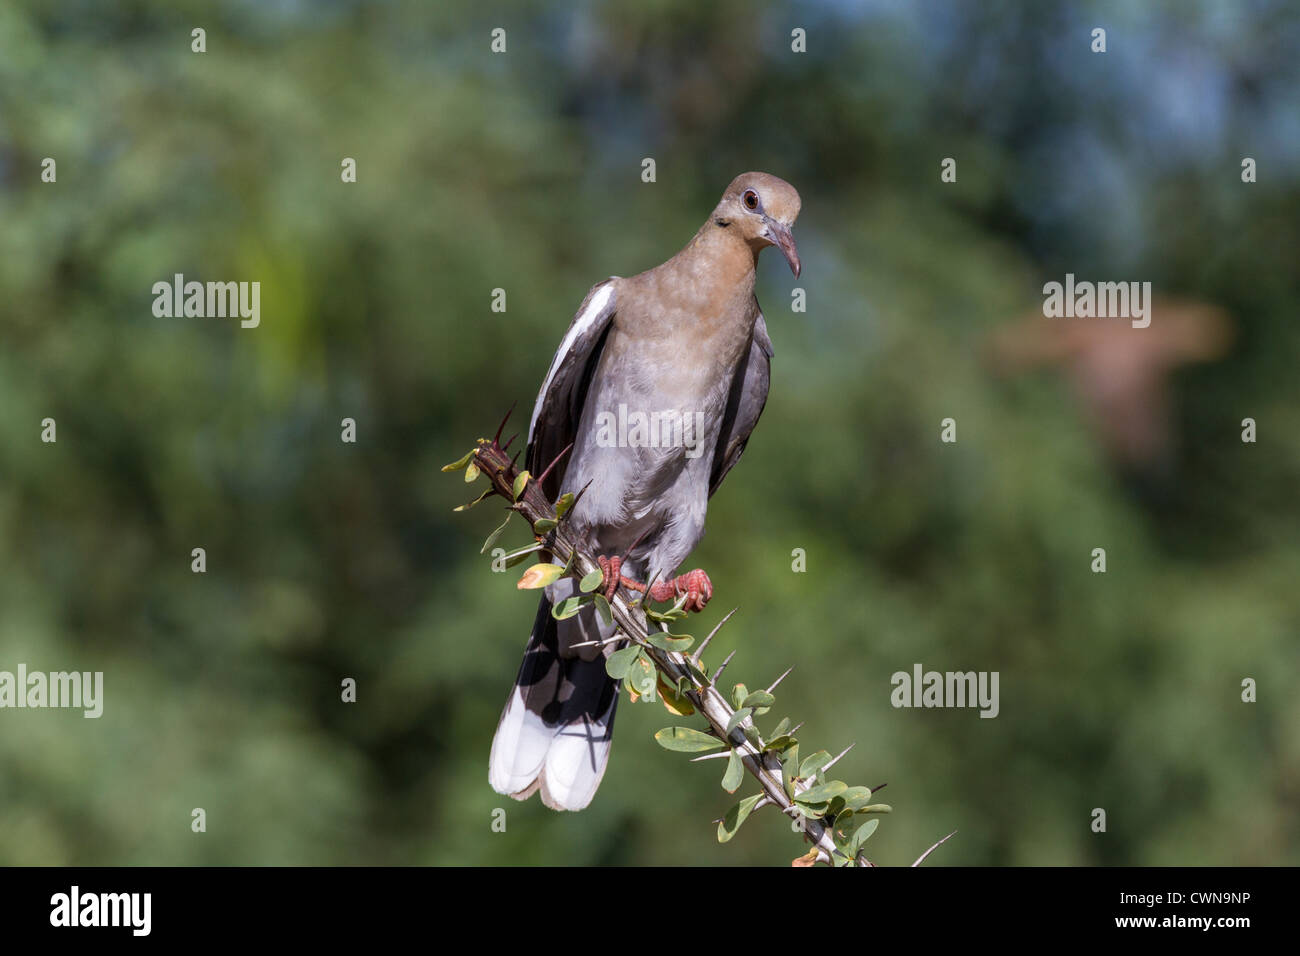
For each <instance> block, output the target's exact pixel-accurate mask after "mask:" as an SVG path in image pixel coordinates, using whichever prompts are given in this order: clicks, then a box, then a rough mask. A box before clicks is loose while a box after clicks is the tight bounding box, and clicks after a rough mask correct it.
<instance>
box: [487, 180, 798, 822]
mask: <svg viewBox="0 0 1300 956" xmlns="http://www.w3.org/2000/svg"><path fill="white" fill-rule="evenodd" d="M751 203H752V204H751ZM798 212H799V197H798V193H796V192H795V190H794V188H793V187H791V186H790V185H789V184H788V183H785V182H784V181H782V180H780V179H777V178H776V177H774V176H768V175H766V174H764V173H746V174H744V175H742V176H740V177H737V179H736V180H734V181H733V182H732V184H731V185H730V186H729V187H728V188H727V191H726V192H725V193H724V194H723V197H722V200H721V201H720V202H719V203H718V206H717V207H716V208H715V210H714V212H713V214H712V215H711V216H710V217H709V220H708V221H707V222H706V223H705V224H704V226H702V227H701V229H700V230H699V232H698V233H697V234H696V236H695V238H694V239H693V240H692V241H691V243H690V244H688V245H687V247H686V248H685V249H683V250H682V251H681V252H679V253H678V254H677V255H676V256H674V257H673V258H672V259H670V260H668V261H667V262H666V263H664V264H663V265H661V266H658V267H657V268H655V269H651V270H649V271H647V272H643V273H640V274H639V275H636V276H632V277H630V278H618V277H614V278H610V279H608V280H606V281H604V282H601V283H599V284H597V285H596V286H594V287H593V288H592V289H591V291H590V292H588V293H587V297H586V298H585V299H584V300H583V303H582V305H581V306H580V307H579V309H578V313H577V315H576V316H575V317H574V319H573V322H572V323H571V324H570V326H569V329H568V331H567V332H566V333H565V336H564V339H563V341H562V342H561V345H560V349H559V351H558V352H557V353H556V356H555V358H554V360H553V362H552V364H551V367H550V369H549V370H548V373H547V376H546V379H545V381H544V382H543V384H542V388H541V391H540V392H539V394H538V398H537V403H536V406H535V408H534V411H533V416H532V420H531V422H530V426H529V442H528V451H527V455H526V467H527V468H528V470H529V471H531V472H532V473H533V474H534V475H536V474H540V473H541V472H542V471H543V470H544V469H545V468H546V466H547V465H548V464H550V462H551V461H552V460H553V459H554V458H555V457H556V456H557V455H558V454H559V453H560V452H561V451H562V450H563V449H564V448H565V447H566V446H568V445H569V444H570V443H572V444H573V449H572V451H571V452H570V453H569V455H568V456H567V458H566V459H565V460H564V461H562V462H561V463H560V464H559V465H558V466H557V467H556V468H555V469H554V470H553V471H552V473H551V474H550V476H548V478H547V481H546V484H545V486H544V489H543V490H544V491H545V492H546V493H547V495H548V497H549V498H550V499H551V500H552V501H554V500H555V499H556V498H557V497H558V496H559V494H561V493H562V492H564V491H572V492H575V493H576V492H577V491H579V490H580V489H582V488H583V487H584V486H587V485H588V483H590V487H589V488H588V489H587V492H586V493H585V494H584V496H583V497H582V500H581V501H580V502H579V503H578V505H577V506H576V508H575V509H574V511H573V514H572V517H571V519H570V528H571V530H572V531H573V533H574V534H575V535H576V537H577V539H578V540H579V541H580V542H582V543H583V544H584V545H585V546H586V547H587V548H588V549H589V550H590V551H591V552H592V553H593V554H598V555H604V556H610V555H618V556H624V557H625V559H626V560H625V563H624V564H623V574H624V575H628V576H629V577H632V578H636V579H638V580H640V581H642V582H644V581H645V579H646V578H647V577H648V576H650V575H654V574H657V575H658V578H659V579H660V580H668V579H670V578H671V577H672V575H673V574H674V573H675V572H676V570H677V569H678V567H679V566H680V564H681V563H682V561H684V560H685V559H686V557H687V555H688V554H689V553H690V552H691V550H692V549H693V548H694V547H695V545H696V544H697V543H698V542H699V540H700V538H701V537H702V536H703V534H704V519H705V513H706V511H707V507H708V500H709V498H710V496H711V495H712V494H713V493H714V492H715V491H716V490H717V489H718V486H719V485H720V484H721V482H722V479H723V478H724V477H725V476H726V475H727V473H728V472H729V471H730V470H731V468H732V467H733V466H734V465H735V464H736V462H737V461H738V460H739V458H740V456H741V453H742V452H743V451H744V448H745V444H746V442H747V441H748V440H749V436H750V433H751V432H752V431H753V429H754V426H755V425H756V424H757V422H758V418H759V415H760V414H761V413H762V410H763V406H764V403H765V402H766V400H767V391H768V380H769V370H770V359H771V356H772V343H771V339H770V338H769V337H768V333H767V326H766V323H765V322H764V320H763V315H762V312H761V311H760V310H759V306H758V301H757V299H756V298H755V297H754V267H755V263H756V260H757V256H758V252H759V251H760V250H761V249H762V248H764V247H765V246H767V245H777V246H778V247H779V248H780V249H781V251H782V252H783V253H784V254H785V255H786V258H787V259H788V260H789V262H790V266H791V269H792V270H793V271H794V272H795V274H796V275H798V272H799V259H798V254H797V252H796V251H795V250H794V243H793V239H792V238H791V236H790V231H789V230H790V226H791V225H792V224H793V222H794V219H795V217H796V216H797V215H798ZM620 416H621V419H620ZM637 416H641V417H640V419H639V420H640V421H641V422H646V421H655V422H658V423H659V424H660V425H661V426H662V425H665V424H667V426H668V428H667V433H666V434H665V433H664V429H663V428H661V429H660V433H659V434H657V435H656V434H655V433H654V432H653V431H646V430H645V429H643V430H642V431H641V432H640V433H637V432H635V431H634V430H633V429H631V428H628V429H626V430H624V431H623V432H620V430H619V423H620V420H621V421H622V422H627V421H628V420H629V419H631V420H633V421H635V420H637ZM634 545H635V547H634ZM629 549H631V550H629ZM574 593H576V582H574V581H573V580H572V579H562V580H560V581H557V582H556V583H555V584H553V585H551V586H550V587H548V588H547V589H546V592H545V596H544V597H543V598H542V600H541V603H540V606H539V608H538V613H537V618H536V620H535V622H534V625H533V631H532V635H531V637H530V640H529V644H528V649H527V651H526V653H525V656H524V662H523V665H522V666H521V668H520V671H519V676H518V678H517V680H516V685H515V689H514V691H513V693H512V694H511V696H510V699H509V700H508V701H507V703H506V707H505V710H504V711H503V713H502V717H501V722H500V725H499V726H498V729H497V733H496V736H495V738H494V739H493V743H492V754H491V758H490V773H489V778H490V782H491V783H492V786H493V787H494V788H495V789H496V790H497V791H498V792H500V793H505V794H509V795H510V796H513V797H516V798H518V799H525V798H527V797H528V796H530V795H531V794H532V793H534V792H538V791H540V794H541V798H542V801H543V802H544V803H545V804H546V805H547V806H549V807H552V808H554V809H567V810H578V809H581V808H583V807H585V806H587V804H588V803H590V802H591V798H592V797H593V796H594V794H595V792H596V788H597V786H598V785H599V783H600V780H601V777H602V776H603V775H604V772H605V767H606V765H607V762H608V758H609V749H610V743H611V740H612V735H613V724H614V713H615V709H616V707H617V703H618V687H617V682H616V681H614V680H612V679H611V678H610V677H608V675H607V674H606V673H605V670H604V658H605V655H607V654H608V653H611V652H612V650H613V649H614V648H613V646H612V645H607V646H606V647H605V648H603V649H602V648H599V647H594V646H592V647H580V648H575V647H574V645H576V644H582V643H586V642H588V641H594V640H598V639H601V638H607V637H610V636H612V634H613V627H612V626H609V625H603V624H602V623H601V622H600V621H599V619H598V618H597V617H596V616H595V613H594V611H593V610H592V609H591V608H590V607H588V608H584V610H583V611H582V612H580V613H579V614H578V615H576V616H575V617H572V618H569V619H567V620H564V621H559V622H557V621H555V620H554V618H552V617H551V614H550V609H551V607H552V606H553V604H554V603H556V602H558V601H561V600H563V599H564V598H565V597H567V596H569V595H571V594H574Z"/></svg>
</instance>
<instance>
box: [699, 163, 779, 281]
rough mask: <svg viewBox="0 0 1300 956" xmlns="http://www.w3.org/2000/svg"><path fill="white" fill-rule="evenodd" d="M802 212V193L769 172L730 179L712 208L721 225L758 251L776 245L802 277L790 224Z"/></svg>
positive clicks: (716, 220) (715, 218)
mask: <svg viewBox="0 0 1300 956" xmlns="http://www.w3.org/2000/svg"><path fill="white" fill-rule="evenodd" d="M798 216H799V193H798V192H796V191H795V188H794V187H793V186H791V185H790V184H789V183H787V182H786V181H785V180H784V179H778V178H777V177H776V176H771V175H768V174H767V173H741V174H740V175H739V176H737V177H736V178H735V179H733V180H732V181H731V185H730V186H728V187H727V191H726V192H724V193H723V194H722V201H721V202H719V203H718V208H717V209H715V210H714V211H713V222H714V224H715V225H716V226H717V227H719V228H724V229H735V230H737V233H738V234H739V236H740V237H741V238H742V239H744V240H745V241H746V242H747V243H749V245H750V246H751V248H753V249H754V250H755V251H757V250H759V249H762V248H764V247H766V246H776V247H777V248H778V249H780V250H781V254H782V255H783V256H785V261H786V262H788V263H790V271H791V272H793V273H794V275H795V278H796V279H797V278H798V277H799V270H800V268H801V267H800V265H799V250H798V249H796V248H795V245H794V236H792V235H791V234H790V227H791V226H793V225H794V221H795V219H797V218H798Z"/></svg>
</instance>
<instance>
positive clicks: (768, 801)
mask: <svg viewBox="0 0 1300 956" xmlns="http://www.w3.org/2000/svg"><path fill="white" fill-rule="evenodd" d="M775 805H776V801H775V800H773V799H772V798H771V797H769V796H768V795H767V794H763V798H762V799H761V800H759V801H758V803H756V804H754V807H753V809H751V810H750V811H749V812H750V813H757V812H758V811H759V810H762V809H763V808H764V807H771V806H775Z"/></svg>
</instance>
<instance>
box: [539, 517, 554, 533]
mask: <svg viewBox="0 0 1300 956" xmlns="http://www.w3.org/2000/svg"><path fill="white" fill-rule="evenodd" d="M557 525H559V522H558V521H556V520H555V519H554V518H538V519H537V520H536V521H534V522H533V531H534V532H536V533H537V534H546V532H548V531H554V530H555V528H556V526H557Z"/></svg>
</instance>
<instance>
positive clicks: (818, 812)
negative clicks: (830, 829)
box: [794, 803, 830, 820]
mask: <svg viewBox="0 0 1300 956" xmlns="http://www.w3.org/2000/svg"><path fill="white" fill-rule="evenodd" d="M829 806H830V804H829V803H796V804H795V805H794V808H795V809H796V810H797V811H799V813H801V814H803V815H804V816H805V817H809V818H811V819H813V820H820V819H821V818H822V817H824V816H825V815H826V808H827V807H829Z"/></svg>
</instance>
